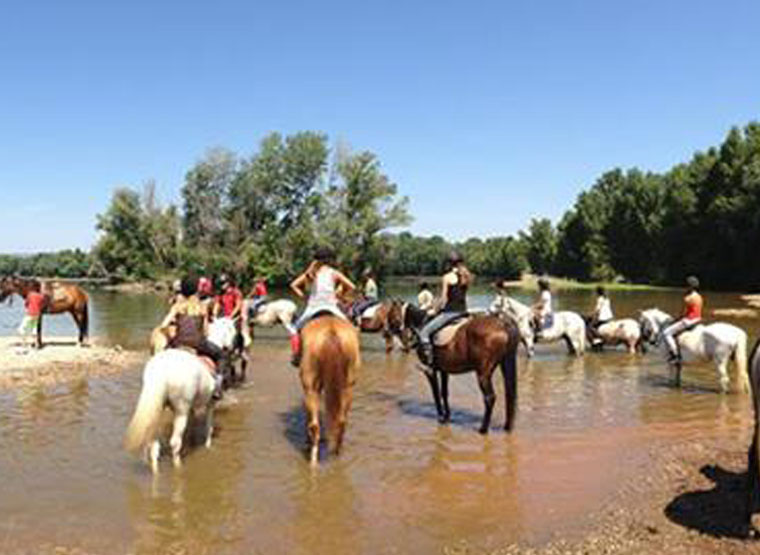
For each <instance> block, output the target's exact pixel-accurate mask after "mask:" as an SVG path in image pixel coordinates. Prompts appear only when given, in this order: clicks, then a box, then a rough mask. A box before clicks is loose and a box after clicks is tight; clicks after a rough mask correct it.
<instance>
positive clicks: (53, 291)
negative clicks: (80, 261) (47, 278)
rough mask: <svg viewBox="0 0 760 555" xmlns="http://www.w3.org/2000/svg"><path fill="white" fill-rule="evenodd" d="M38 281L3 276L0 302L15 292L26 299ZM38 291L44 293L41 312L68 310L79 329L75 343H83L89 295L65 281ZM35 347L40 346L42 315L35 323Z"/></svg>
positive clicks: (0, 281)
mask: <svg viewBox="0 0 760 555" xmlns="http://www.w3.org/2000/svg"><path fill="white" fill-rule="evenodd" d="M37 283H39V281H38V280H34V279H23V278H19V277H4V278H2V280H0V302H3V301H4V300H5V299H6V298H9V297H10V296H12V295H14V294H17V295H19V296H21V297H22V298H23V299H24V300H26V296H27V295H28V294H29V292H30V291H31V290H32V288H33V287H34V285H35V284H37ZM40 292H41V293H42V294H43V295H45V304H44V306H43V310H42V313H43V314H60V313H63V312H68V313H69V314H71V317H72V318H74V322H75V323H76V325H77V329H78V330H79V337H78V339H77V343H78V345H79V346H82V345H85V344H86V342H87V336H88V334H89V312H88V304H89V297H88V296H87V293H85V292H84V291H83V290H82V288H81V287H78V286H76V285H69V284H65V283H61V284H55V285H53V286H52V287H50V286H44V287H40ZM37 347H38V348H41V347H42V317H40V320H39V323H38V324H37Z"/></svg>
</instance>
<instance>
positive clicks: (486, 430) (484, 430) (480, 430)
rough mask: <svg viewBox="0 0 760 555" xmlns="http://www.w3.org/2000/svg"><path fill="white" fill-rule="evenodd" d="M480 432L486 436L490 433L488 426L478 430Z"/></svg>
mask: <svg viewBox="0 0 760 555" xmlns="http://www.w3.org/2000/svg"><path fill="white" fill-rule="evenodd" d="M478 433H479V434H480V435H482V436H484V435H486V434H488V426H485V427H483V428H480V429H479V430H478Z"/></svg>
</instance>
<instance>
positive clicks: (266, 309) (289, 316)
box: [243, 299, 298, 335]
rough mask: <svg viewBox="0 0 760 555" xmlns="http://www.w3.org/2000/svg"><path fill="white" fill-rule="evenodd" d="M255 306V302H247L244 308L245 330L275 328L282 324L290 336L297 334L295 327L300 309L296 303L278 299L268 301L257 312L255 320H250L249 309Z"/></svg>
mask: <svg viewBox="0 0 760 555" xmlns="http://www.w3.org/2000/svg"><path fill="white" fill-rule="evenodd" d="M251 306H253V301H245V303H244V306H243V329H245V330H249V329H251V328H253V326H265V327H270V326H275V325H277V324H282V325H283V326H284V327H285V329H286V330H288V333H289V334H290V335H294V334H296V333H297V331H296V328H295V327H294V326H293V320H294V319H295V316H296V312H297V311H298V307H297V306H296V303H294V302H293V301H291V300H289V299H277V300H274V301H267V302H265V303H264V304H263V305H262V306H260V307H259V309H258V310H257V311H256V314H255V315H254V317H253V318H250V316H249V314H248V312H249V308H250V307H251Z"/></svg>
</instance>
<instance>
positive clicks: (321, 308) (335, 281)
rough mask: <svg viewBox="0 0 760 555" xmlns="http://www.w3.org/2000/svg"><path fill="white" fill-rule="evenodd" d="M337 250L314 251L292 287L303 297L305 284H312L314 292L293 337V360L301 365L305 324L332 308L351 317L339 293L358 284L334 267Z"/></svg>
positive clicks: (338, 314) (343, 315) (347, 291)
mask: <svg viewBox="0 0 760 555" xmlns="http://www.w3.org/2000/svg"><path fill="white" fill-rule="evenodd" d="M334 259H335V254H334V253H333V251H332V249H329V248H320V249H317V252H316V253H315V255H314V261H312V263H311V264H309V267H308V268H307V270H306V271H305V272H304V273H302V274H301V275H300V276H298V277H297V278H296V279H294V280H293V281H292V282H291V284H290V289H291V290H292V291H293V292H294V293H295V294H296V296H297V297H298V298H300V299H303V298H305V297H306V293H305V291H304V290H305V288H306V287H308V286H309V285H311V293H310V294H309V299H308V301H307V302H306V309H304V311H303V313H302V314H301V316H300V317H299V318H298V320H297V321H296V323H295V328H296V330H297V332H296V333H295V334H294V335H292V336H291V337H290V346H291V350H292V354H293V358H292V360H291V364H293V365H294V366H298V365H299V364H300V362H301V336H300V332H301V328H303V327H304V326H305V325H306V323H307V322H308V321H309V320H311V319H312V318H313V317H314V316H316V315H318V314H322V313H325V312H328V313H330V314H333V315H334V316H337V317H338V318H344V319H346V320H348V318H347V317H346V315H345V314H344V313H343V311H342V310H341V309H340V307H339V306H338V296H339V295H345V294H348V293H351V292H352V291H353V290H354V289H355V286H354V284H353V283H352V282H351V280H349V279H348V278H347V277H346V276H344V275H343V274H342V273H341V272H339V271H338V270H336V269H335V268H333V267H332V264H333V260H334Z"/></svg>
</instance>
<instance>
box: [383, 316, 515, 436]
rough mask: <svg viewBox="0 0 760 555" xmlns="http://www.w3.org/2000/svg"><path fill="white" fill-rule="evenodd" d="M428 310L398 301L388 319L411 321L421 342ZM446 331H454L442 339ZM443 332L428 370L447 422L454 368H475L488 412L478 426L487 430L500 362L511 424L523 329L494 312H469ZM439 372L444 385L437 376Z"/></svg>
mask: <svg viewBox="0 0 760 555" xmlns="http://www.w3.org/2000/svg"><path fill="white" fill-rule="evenodd" d="M426 316H427V315H426V314H425V312H424V311H423V310H421V309H419V308H418V307H416V306H415V305H412V304H408V303H407V304H404V303H401V302H399V301H396V302H394V303H393V305H392V307H391V310H390V312H389V314H388V320H389V322H390V323H391V325H392V326H394V327H395V328H397V329H398V328H401V327H402V326H409V328H410V329H411V330H412V332H413V334H414V335H415V336H416V338H417V344H418V345H419V331H420V327H421V325H420V324H417V323H415V322H422V321H424V319H425V318H426ZM441 332H443V334H447V335H451V334H452V333H453V336H452V337H450V339H448V340H446V341H445V342H444V341H441V339H442V337H441ZM441 332H439V335H438V337H439V342H440V343H441V344H439V343H438V342H436V341H434V350H433V352H434V356H433V360H434V363H433V368H432V370H431V371H430V372H425V376H426V377H427V379H428V382H429V383H430V388H431V390H432V393H433V400H434V401H435V408H436V412H437V413H438V421H439V422H440V423H441V424H446V423H448V422H449V421H450V420H451V410H450V409H449V374H463V373H466V372H473V371H474V372H476V373H477V376H478V385H479V386H480V391H481V393H482V395H483V402H484V404H485V412H484V414H483V420H482V422H481V425H480V428H479V430H478V431H479V432H480V433H481V434H487V433H488V428H489V426H490V424H491V413H492V412H493V407H494V404H495V402H496V393H495V392H494V389H493V383H492V379H491V378H492V376H493V373H494V370H495V369H496V366H499V367H500V368H501V375H502V377H503V379H504V396H505V397H506V401H505V413H506V418H505V423H504V430H506V431H507V432H509V431H511V430H512V427H513V426H514V420H515V413H516V409H517V348H518V344H519V341H520V334H519V331H518V329H517V327H516V326H515V324H514V323H512V322H509V321H504V320H502V319H501V318H499V317H497V316H492V315H482V314H478V315H469V316H467V317H466V318H463V319H461V320H458V321H456V322H454V323H452V324H451V325H449V326H447V327H445V328H443V330H441ZM439 375H440V381H441V383H440V387H439V384H438V376H439Z"/></svg>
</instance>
